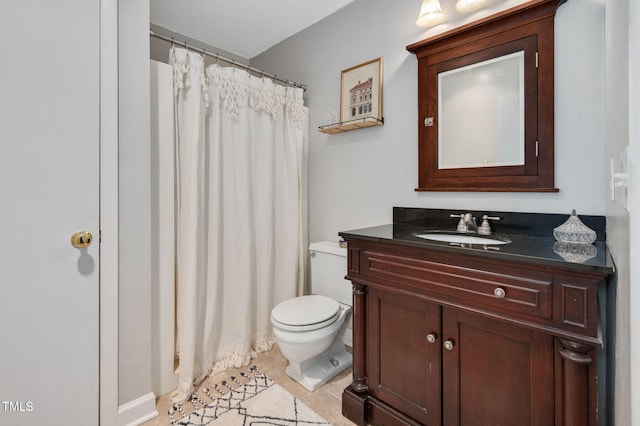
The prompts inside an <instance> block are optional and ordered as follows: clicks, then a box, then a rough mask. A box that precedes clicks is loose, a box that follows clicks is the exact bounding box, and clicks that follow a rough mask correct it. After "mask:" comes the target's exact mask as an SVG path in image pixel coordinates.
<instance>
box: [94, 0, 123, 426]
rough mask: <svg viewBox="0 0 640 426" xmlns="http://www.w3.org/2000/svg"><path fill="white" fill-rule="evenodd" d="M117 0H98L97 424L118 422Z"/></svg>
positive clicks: (114, 423)
mask: <svg viewBox="0 0 640 426" xmlns="http://www.w3.org/2000/svg"><path fill="white" fill-rule="evenodd" d="M118 66H119V65H118V0H100V100H99V102H100V185H99V191H100V236H99V239H98V241H99V244H100V257H99V259H100V260H99V265H100V266H99V268H100V275H99V285H100V294H99V310H100V325H99V327H100V332H99V345H100V351H99V354H100V362H99V395H100V396H99V399H100V400H99V412H100V413H99V416H100V420H99V423H100V424H102V425H116V424H118V270H119V265H118Z"/></svg>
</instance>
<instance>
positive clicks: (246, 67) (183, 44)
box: [149, 30, 307, 90]
mask: <svg viewBox="0 0 640 426" xmlns="http://www.w3.org/2000/svg"><path fill="white" fill-rule="evenodd" d="M149 36H151V37H155V38H158V39H160V40H164V41H168V42H169V43H171V44H176V45H179V46H181V47H184V48H185V49H188V50H192V51H194V52H198V53H200V54H202V55H206V56H209V57H211V58H214V59H215V60H216V61H218V60H220V61H223V62H226V63H228V64H231V65H233V66H234V67H238V68H242V69H244V70H246V71H249V72H252V73H254V74H258V75H260V76H264V77H269V78H271V79H273V80H275V81H279V82H280V83H283V84H285V85H287V86H293V87H299V88H300V89H302V90H307V86H305V85H304V84H299V83H296V82H295V81H291V80H284V79H282V78H280V77H277V76H276V75H275V74H269V73H266V72H264V71H262V70H259V69H257V68H253V67H251V66H249V65H245V64H241V63H239V62H236V61H235V60H233V59H229V58H225V57H224V56H220V55H219V54H217V53H211V52H207V51H206V50H204V49H199V48H197V47H195V46H189V45H188V44H187V42H185V41H178V40H176V39H175V38H174V37H168V36H166V35H163V34H160V33H157V32H155V31H153V30H149Z"/></svg>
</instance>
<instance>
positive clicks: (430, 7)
mask: <svg viewBox="0 0 640 426" xmlns="http://www.w3.org/2000/svg"><path fill="white" fill-rule="evenodd" d="M460 1H462V0H460ZM443 19H444V13H442V8H441V7H440V0H422V6H421V7H420V15H419V16H418V20H417V21H416V25H418V26H420V27H430V26H432V25H436V24H437V23H439V22H441V21H442V20H443Z"/></svg>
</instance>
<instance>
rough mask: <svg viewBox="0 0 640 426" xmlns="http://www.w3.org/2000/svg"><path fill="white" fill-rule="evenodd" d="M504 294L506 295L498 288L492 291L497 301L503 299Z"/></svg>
mask: <svg viewBox="0 0 640 426" xmlns="http://www.w3.org/2000/svg"><path fill="white" fill-rule="evenodd" d="M506 294H507V293H506V292H505V291H504V289H503V288H500V287H497V288H496V289H495V290H493V295H494V296H496V297H497V298H498V299H502V298H504V296H505V295H506Z"/></svg>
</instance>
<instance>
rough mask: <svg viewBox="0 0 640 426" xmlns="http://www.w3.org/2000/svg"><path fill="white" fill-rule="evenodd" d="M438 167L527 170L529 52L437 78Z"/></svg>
mask: <svg viewBox="0 0 640 426" xmlns="http://www.w3.org/2000/svg"><path fill="white" fill-rule="evenodd" d="M437 87H438V107H437V111H438V117H437V119H436V120H435V121H436V122H437V123H438V132H437V133H438V147H437V152H438V168H439V169H459V168H465V167H499V166H522V165H524V52H523V51H518V52H515V53H511V54H508V55H505V56H502V57H499V58H495V59H489V60H486V61H483V62H478V63H474V64H471V65H466V66H463V67H460V68H454V69H452V70H449V71H443V72H440V73H438V83H437Z"/></svg>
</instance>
